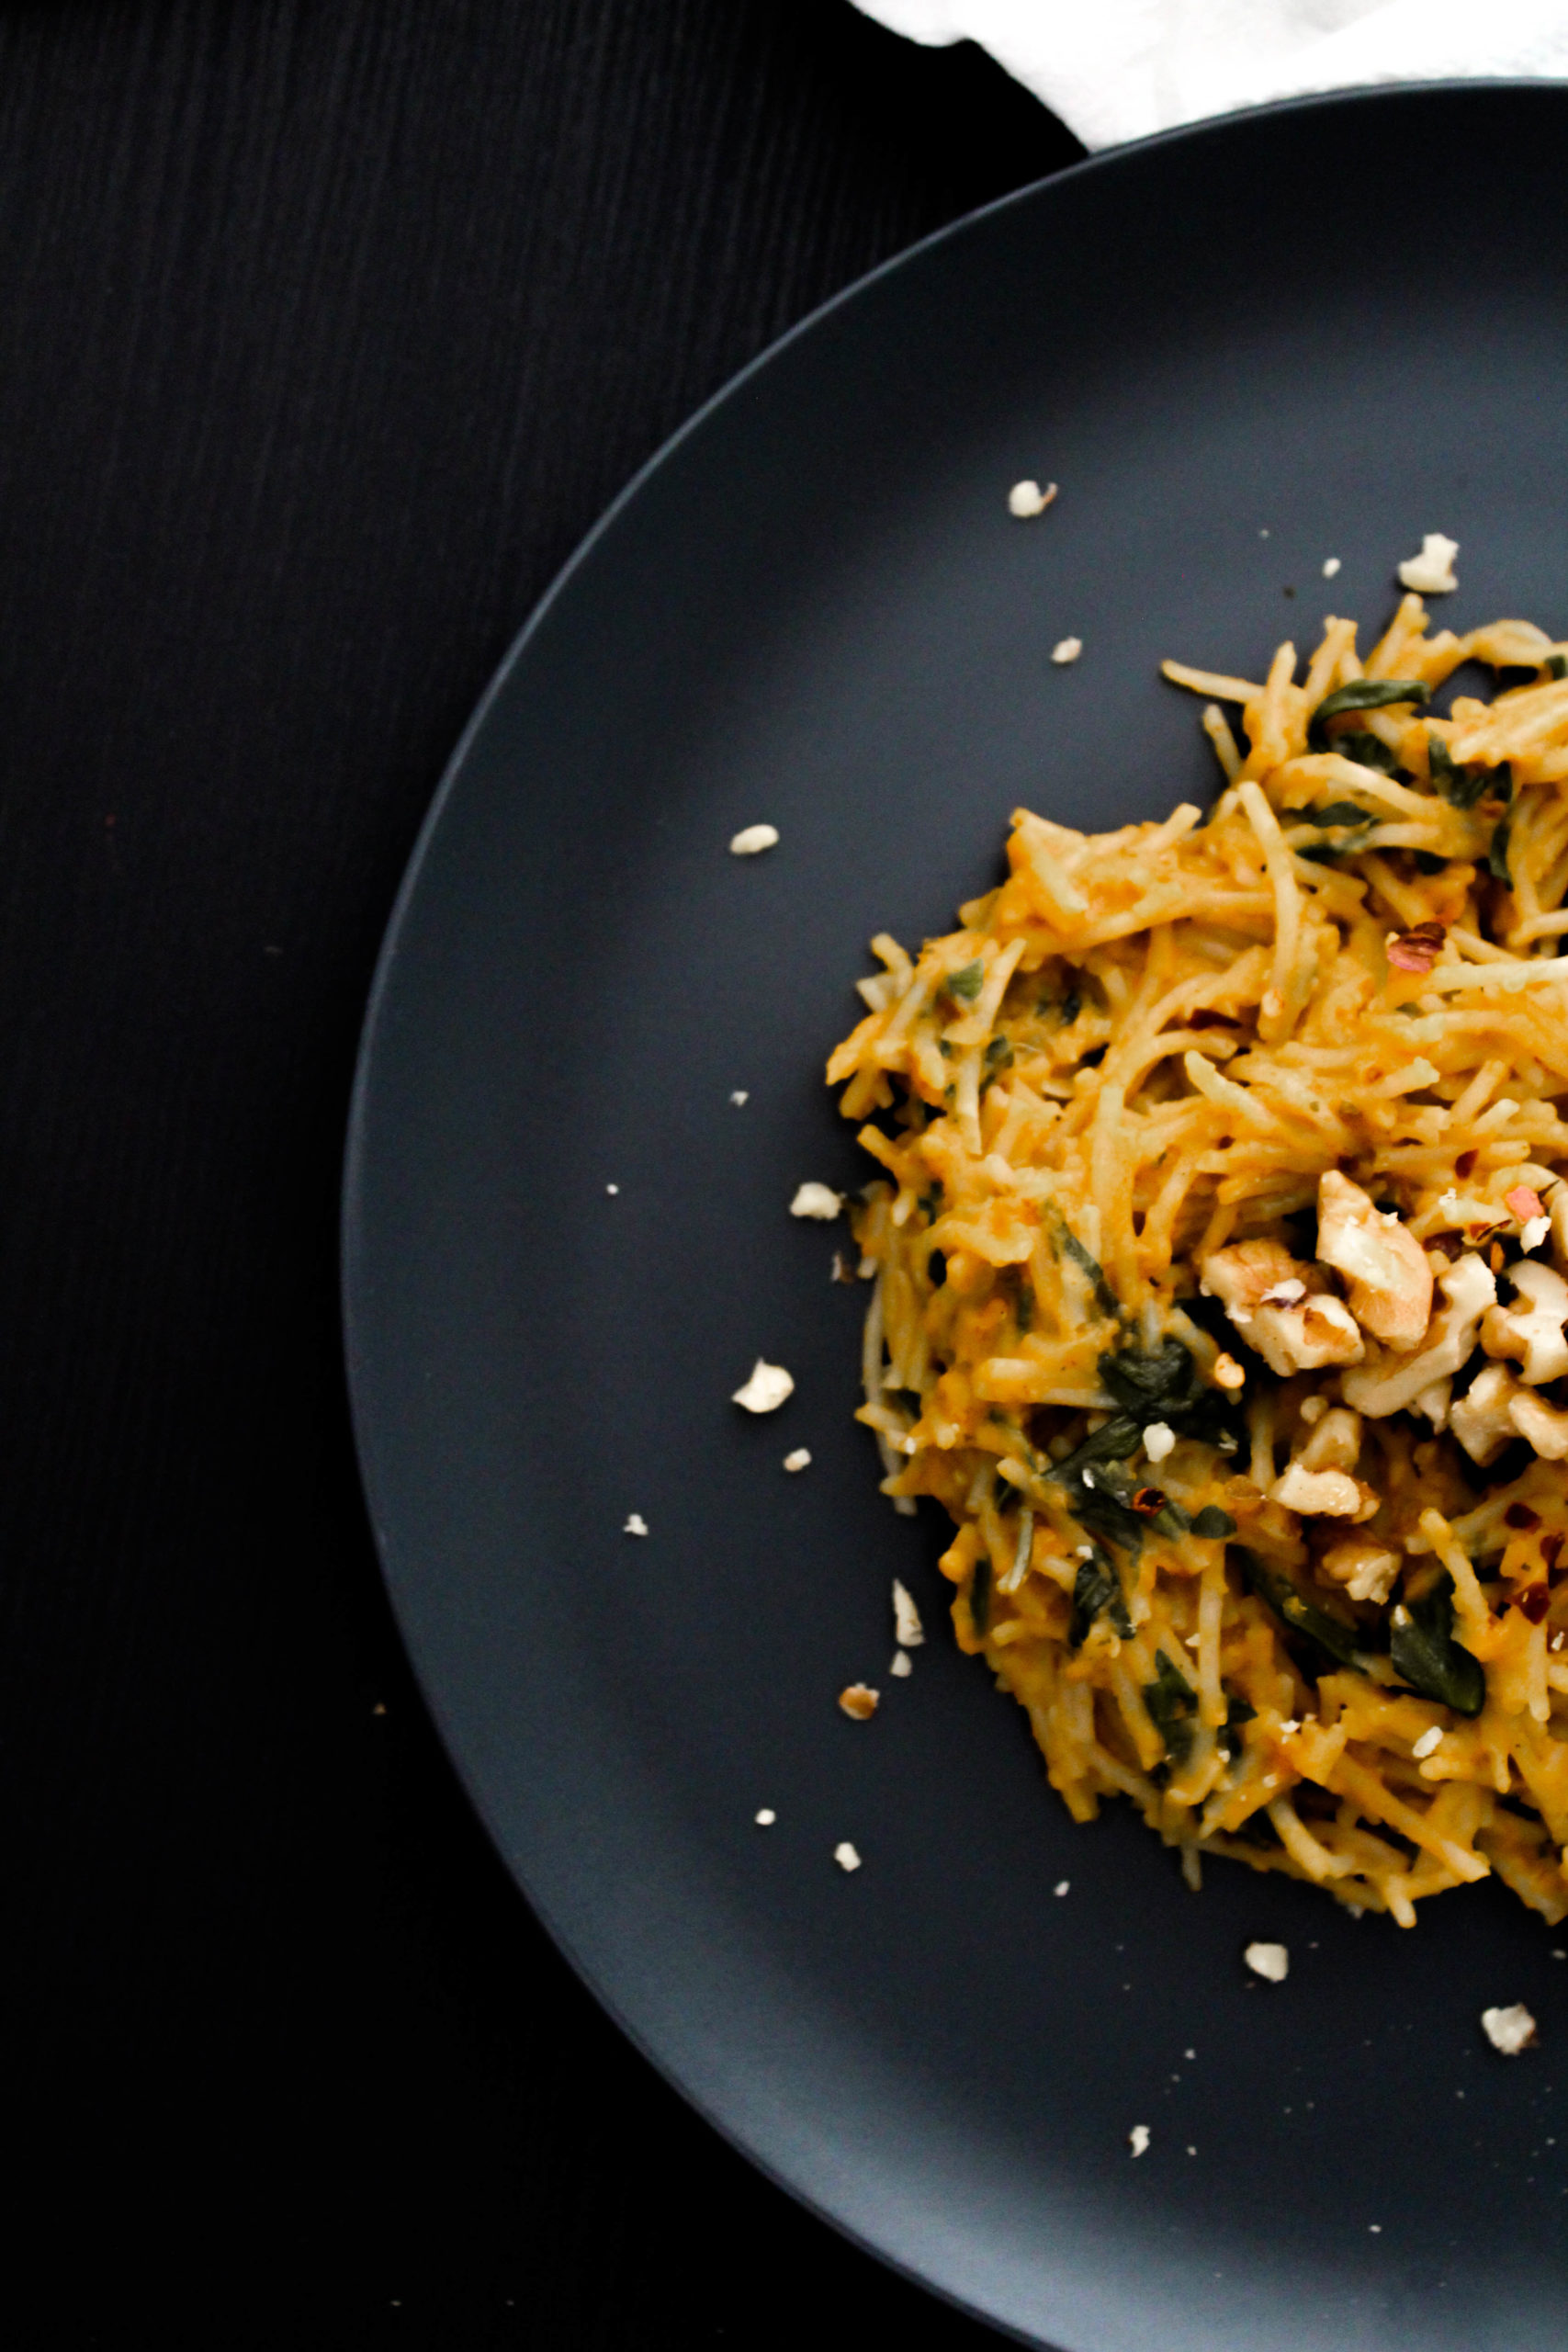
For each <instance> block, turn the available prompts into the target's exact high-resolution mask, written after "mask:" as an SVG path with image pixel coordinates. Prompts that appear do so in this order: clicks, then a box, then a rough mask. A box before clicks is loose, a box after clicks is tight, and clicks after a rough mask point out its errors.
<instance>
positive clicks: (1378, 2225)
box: [1367, 2222, 1382, 2238]
mask: <svg viewBox="0 0 1568 2352" xmlns="http://www.w3.org/2000/svg"><path fill="white" fill-rule="evenodd" d="M1367 2229H1368V2233H1369V2234H1370V2235H1371V2236H1372V2237H1374V2238H1381V2237H1382V2222H1368V2223H1367Z"/></svg>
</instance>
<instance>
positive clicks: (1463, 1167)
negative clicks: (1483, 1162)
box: [1454, 1151, 1481, 1176]
mask: <svg viewBox="0 0 1568 2352" xmlns="http://www.w3.org/2000/svg"><path fill="white" fill-rule="evenodd" d="M1480 1157H1481V1154H1480V1153H1479V1152H1478V1151H1461V1153H1460V1156H1459V1158H1458V1159H1456V1160H1455V1161H1454V1174H1455V1175H1456V1176H1468V1175H1469V1174H1470V1172H1471V1170H1472V1169H1473V1167H1474V1166H1475V1163H1476V1161H1477V1160H1478V1159H1480Z"/></svg>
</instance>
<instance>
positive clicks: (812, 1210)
mask: <svg viewBox="0 0 1568 2352" xmlns="http://www.w3.org/2000/svg"><path fill="white" fill-rule="evenodd" d="M843 1205H844V1196H843V1194H842V1193H835V1192H834V1190H833V1187H832V1186H831V1184H816V1183H812V1184H797V1185H796V1186H795V1198H794V1200H793V1201H791V1203H790V1204H789V1213H790V1215H791V1216H815V1217H819V1218H820V1219H821V1221H822V1223H823V1224H824V1225H830V1224H831V1223H832V1221H833V1219H834V1217H836V1216H838V1215H839V1212H840V1209H841V1208H842V1207H843Z"/></svg>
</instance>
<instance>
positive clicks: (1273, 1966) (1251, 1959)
mask: <svg viewBox="0 0 1568 2352" xmlns="http://www.w3.org/2000/svg"><path fill="white" fill-rule="evenodd" d="M1242 1958H1243V1959H1244V1960H1245V1961H1246V1962H1247V1966H1248V1968H1250V1969H1251V1971H1252V1973H1253V1974H1254V1975H1255V1976H1264V1977H1267V1979H1268V1980H1269V1984H1270V1985H1282V1984H1283V1983H1284V1981H1285V1979H1286V1977H1287V1976H1288V1975H1289V1974H1290V1973H1291V1955H1290V1953H1289V1952H1288V1951H1286V1949H1285V1947H1284V1945H1283V1944H1248V1945H1247V1950H1246V1951H1244V1952H1243V1954H1242Z"/></svg>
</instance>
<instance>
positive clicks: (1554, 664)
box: [1546, 653, 1568, 678]
mask: <svg viewBox="0 0 1568 2352" xmlns="http://www.w3.org/2000/svg"><path fill="white" fill-rule="evenodd" d="M1546 674H1547V676H1548V677H1549V678H1568V653H1549V654H1548V655H1547V657H1546Z"/></svg>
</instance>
